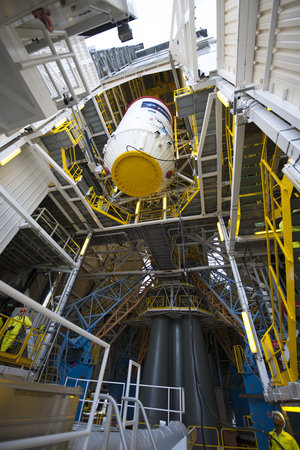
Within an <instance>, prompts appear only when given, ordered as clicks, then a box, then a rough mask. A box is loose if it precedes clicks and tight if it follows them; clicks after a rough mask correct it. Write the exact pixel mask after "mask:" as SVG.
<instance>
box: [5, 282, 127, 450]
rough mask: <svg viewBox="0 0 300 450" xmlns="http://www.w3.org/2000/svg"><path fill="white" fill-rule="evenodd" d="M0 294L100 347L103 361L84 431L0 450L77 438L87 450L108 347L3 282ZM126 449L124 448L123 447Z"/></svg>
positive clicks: (12, 443) (21, 442) (30, 440)
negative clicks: (81, 440) (82, 439)
mask: <svg viewBox="0 0 300 450" xmlns="http://www.w3.org/2000/svg"><path fill="white" fill-rule="evenodd" d="M0 292H2V293H3V294H5V295H7V296H8V297H11V298H12V299H15V300H17V301H18V302H20V303H21V304H23V305H25V306H27V307H29V308H31V309H32V310H34V311H36V312H38V313H41V314H42V315H44V316H46V317H47V318H49V319H51V320H52V321H54V322H57V323H59V324H60V325H62V326H64V327H66V328H68V329H69V330H72V331H73V332H75V333H78V334H79V335H81V336H83V337H85V338H87V339H89V340H90V341H92V342H93V343H95V344H96V345H98V346H100V347H102V348H103V349H104V353H103V359H102V364H101V367H100V371H99V376H98V379H97V380H96V386H95V396H94V400H93V403H92V405H91V411H90V417H89V419H88V422H87V427H86V430H83V431H72V432H67V433H57V434H50V435H47V436H36V437H32V438H27V439H26V438H25V439H18V440H12V441H6V442H2V443H1V449H2V450H8V449H10V450H16V449H27V448H34V447H37V446H39V445H45V446H47V445H50V444H56V443H61V442H67V441H72V440H74V439H76V438H79V437H84V438H85V439H84V442H83V445H82V450H86V449H87V445H88V440H89V436H90V433H91V429H92V425H93V420H94V415H95V412H96V409H97V406H98V400H99V394H100V389H101V385H102V381H103V376H104V371H105V368H106V363H107V359H108V353H109V349H110V345H109V344H107V343H106V342H104V341H102V340H101V339H99V338H97V337H96V336H94V335H92V334H91V333H88V332H87V331H85V330H83V329H82V328H80V327H78V326H77V325H74V324H73V323H71V322H69V321H68V320H66V319H64V318H63V317H61V316H58V315H57V314H55V313H53V312H52V311H49V310H47V309H45V308H44V307H43V306H42V305H40V304H39V303H37V302H36V301H34V300H32V299H31V298H30V297H27V296H26V295H24V294H22V293H21V292H19V291H17V290H16V289H14V288H12V287H11V286H9V285H8V284H6V283H4V282H3V281H0ZM125 448H126V447H125Z"/></svg>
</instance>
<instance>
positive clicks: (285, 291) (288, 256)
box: [260, 136, 298, 386]
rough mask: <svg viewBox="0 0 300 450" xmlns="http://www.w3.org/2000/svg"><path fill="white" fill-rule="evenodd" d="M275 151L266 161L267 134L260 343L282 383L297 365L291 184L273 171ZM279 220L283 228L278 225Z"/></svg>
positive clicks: (274, 375) (263, 172)
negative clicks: (268, 320) (265, 283)
mask: <svg viewBox="0 0 300 450" xmlns="http://www.w3.org/2000/svg"><path fill="white" fill-rule="evenodd" d="M277 152H278V149H277V148H276V149H275V152H274V154H273V158H272V161H271V162H269V161H268V160H267V136H265V137H264V140H263V151H262V157H261V162H260V165H261V179H262V189H263V202H264V220H265V233H266V243H267V252H268V268H269V280H270V297H271V304H272V325H271V326H270V327H269V329H268V330H267V331H266V333H265V334H264V336H263V337H262V339H261V344H262V348H263V351H264V355H265V359H266V361H267V363H268V365H269V369H270V371H271V374H272V378H273V382H274V384H275V385H277V386H283V385H287V383H288V382H293V381H296V380H297V379H298V367H297V338H296V310H295V269H294V255H293V239H292V219H291V214H292V213H291V195H292V191H293V185H292V183H291V182H290V181H289V180H288V179H287V177H286V176H285V175H284V176H283V178H282V179H279V178H278V176H277V175H276V173H275V164H276V158H277ZM280 220H281V223H282V230H281V229H280V222H279V221H280ZM278 222H279V223H278ZM278 227H279V228H278ZM282 237H283V239H282ZM271 239H272V242H271ZM272 244H273V245H272ZM283 261H284V270H282V268H281V267H282V265H281V262H283ZM286 322H287V326H288V331H287V332H285V324H286ZM287 355H288V356H287Z"/></svg>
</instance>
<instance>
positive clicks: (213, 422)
mask: <svg viewBox="0 0 300 450" xmlns="http://www.w3.org/2000/svg"><path fill="white" fill-rule="evenodd" d="M182 327H183V363H184V365H183V367H184V387H185V403H186V408H185V411H186V412H185V419H184V422H185V424H186V425H187V426H188V425H192V424H194V425H202V426H208V427H214V426H217V425H218V424H217V417H218V414H217V410H216V404H217V403H216V398H215V393H214V388H213V385H212V381H211V375H210V371H209V365H208V358H207V350H206V348H205V344H204V339H203V334H202V329H201V324H200V321H199V319H198V318H197V317H190V316H187V317H184V318H183V319H182Z"/></svg>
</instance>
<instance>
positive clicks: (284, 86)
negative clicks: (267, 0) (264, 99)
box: [269, 1, 300, 106]
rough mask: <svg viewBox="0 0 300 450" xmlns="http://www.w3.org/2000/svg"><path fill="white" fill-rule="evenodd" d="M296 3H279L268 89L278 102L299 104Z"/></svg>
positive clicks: (299, 40)
mask: <svg viewBox="0 0 300 450" xmlns="http://www.w3.org/2000/svg"><path fill="white" fill-rule="evenodd" d="M299 63H300V2H299V1H281V2H280V9H279V13H278V21H277V30H276V39H275V49H274V52H273V59H272V67H271V74H270V82H269V90H270V91H271V92H273V94H275V95H277V96H278V97H280V98H281V99H282V100H287V101H288V102H290V103H293V104H295V105H297V106H299V104H300V64H299Z"/></svg>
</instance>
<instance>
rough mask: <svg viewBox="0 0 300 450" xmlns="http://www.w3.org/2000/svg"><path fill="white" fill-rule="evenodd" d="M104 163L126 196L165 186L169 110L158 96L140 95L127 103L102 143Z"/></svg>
mask: <svg viewBox="0 0 300 450" xmlns="http://www.w3.org/2000/svg"><path fill="white" fill-rule="evenodd" d="M104 166H105V168H106V169H107V170H109V171H110V172H111V175H112V178H113V181H114V183H115V184H116V186H117V187H118V188H119V189H120V190H121V191H123V192H124V193H125V194H127V195H130V196H134V197H145V196H148V195H150V194H153V193H155V192H159V191H161V190H163V189H165V188H167V187H168V185H169V184H170V181H171V179H172V175H173V173H174V167H175V162H174V149H173V130H172V114H171V112H170V110H169V108H168V107H167V106H166V105H165V104H164V103H163V102H162V101H161V100H159V99H157V98H153V97H142V98H139V99H137V100H135V101H134V102H133V103H132V104H131V105H130V106H129V108H128V109H127V111H126V113H125V115H124V117H123V119H122V120H121V122H120V124H119V126H118V127H117V129H116V131H115V132H114V133H113V134H112V135H111V136H110V138H109V140H108V142H107V144H106V145H105V147H104Z"/></svg>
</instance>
